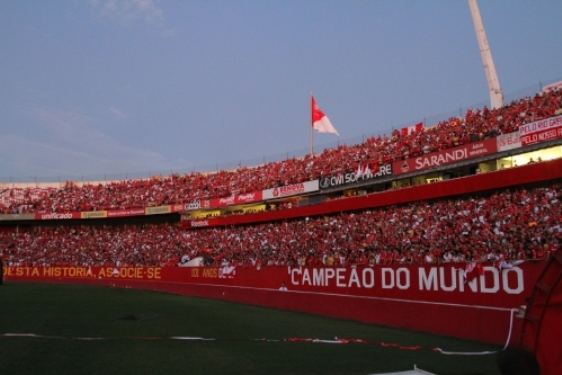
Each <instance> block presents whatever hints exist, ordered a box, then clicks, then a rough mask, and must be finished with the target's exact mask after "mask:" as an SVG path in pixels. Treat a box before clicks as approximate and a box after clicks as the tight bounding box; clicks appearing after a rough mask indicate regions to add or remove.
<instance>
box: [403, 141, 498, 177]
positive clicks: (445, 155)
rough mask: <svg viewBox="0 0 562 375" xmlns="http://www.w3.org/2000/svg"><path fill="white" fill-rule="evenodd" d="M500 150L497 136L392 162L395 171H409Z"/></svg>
mask: <svg viewBox="0 0 562 375" xmlns="http://www.w3.org/2000/svg"><path fill="white" fill-rule="evenodd" d="M497 152H498V145H497V141H496V139H495V138H493V139H486V140H484V141H481V142H474V143H470V144H467V145H462V146H459V147H455V148H451V149H449V150H444V151H440V152H434V153H431V154H427V155H423V156H419V157H416V158H410V159H406V160H404V161H396V162H394V163H393V164H392V169H393V173H394V174H395V175H396V174H400V173H407V172H414V171H421V170H424V169H429V168H432V167H436V166H439V165H444V164H450V163H456V162H458V161H462V160H467V159H473V158H477V157H481V156H485V155H490V154H495V153H497Z"/></svg>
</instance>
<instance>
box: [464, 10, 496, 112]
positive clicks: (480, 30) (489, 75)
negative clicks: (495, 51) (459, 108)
mask: <svg viewBox="0 0 562 375" xmlns="http://www.w3.org/2000/svg"><path fill="white" fill-rule="evenodd" d="M468 5H469V6H470V13H471V14H472V21H473V22H474V30H475V31H476V39H478V46H479V47H480V55H481V56H482V62H483V63H484V72H485V73H486V79H487V80H488V87H489V89H490V102H491V104H490V106H491V107H492V109H496V108H501V107H503V105H504V104H503V93H502V89H501V87H500V81H499V79H498V74H497V73H496V68H495V66H494V60H492V53H491V52H490V46H489V45H488V39H487V38H486V32H485V31H484V25H483V24H482V18H481V17H480V10H479V9H478V3H477V2H476V0H468Z"/></svg>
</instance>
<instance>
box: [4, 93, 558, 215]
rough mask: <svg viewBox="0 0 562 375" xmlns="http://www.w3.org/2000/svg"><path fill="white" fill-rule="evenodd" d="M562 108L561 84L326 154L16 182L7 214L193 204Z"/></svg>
mask: <svg viewBox="0 0 562 375" xmlns="http://www.w3.org/2000/svg"><path fill="white" fill-rule="evenodd" d="M560 113H562V90H561V89H559V90H553V91H549V92H547V93H538V94H536V95H535V96H534V97H529V98H524V99H521V100H517V101H513V102H511V103H510V104H509V105H506V106H504V107H502V108H499V109H492V110H491V109H488V108H486V107H484V108H483V109H478V110H469V111H468V112H467V113H466V114H465V116H463V117H453V118H450V119H449V120H447V121H442V122H440V123H438V124H437V125H435V126H432V127H426V128H425V129H423V130H422V131H420V132H411V133H402V132H401V131H398V130H395V131H394V132H393V133H392V134H391V135H389V136H388V137H387V136H386V135H385V136H378V137H370V138H368V139H367V140H366V141H365V142H363V143H360V144H357V145H351V146H348V145H345V144H344V145H340V146H338V147H336V148H331V149H326V150H324V151H323V152H322V153H320V154H316V155H314V156H307V157H304V158H300V159H297V158H293V159H288V160H284V161H279V162H272V163H266V164H263V165H260V166H255V167H239V168H237V169H236V170H222V171H217V172H213V173H190V174H185V175H171V176H169V177H158V176H156V177H154V178H151V179H146V180H125V181H118V182H108V183H103V184H102V183H97V184H94V183H84V184H80V186H78V184H74V183H72V182H68V183H66V184H65V186H63V187H60V188H48V189H41V188H29V189H28V188H11V189H4V190H3V191H0V213H4V214H16V213H36V212H37V213H50V212H58V213H64V212H77V211H98V210H118V209H132V208H144V207H150V206H162V205H169V204H186V203H190V202H192V201H193V200H194V199H212V198H221V197H228V196H231V195H236V194H245V193H251V192H254V191H260V190H264V189H269V188H273V187H277V186H283V185H289V184H293V183H298V182H304V181H308V180H314V179H319V178H322V177H326V176H330V175H333V174H334V173H337V172H341V171H354V170H357V169H358V168H359V166H360V165H361V166H363V167H365V166H369V167H370V169H371V170H372V171H376V170H377V168H378V166H379V165H380V164H383V163H388V162H391V161H395V160H399V159H405V158H408V157H414V156H418V155H421V154H424V153H430V152H435V151H440V150H444V149H447V148H452V147H456V146H459V145H462V144H466V143H470V142H476V141H479V140H482V139H485V138H488V137H494V136H496V135H498V134H506V133H510V132H513V131H516V130H517V129H518V127H519V126H521V125H523V124H527V123H530V122H533V121H536V120H539V119H543V118H547V117H550V116H553V115H556V114H560Z"/></svg>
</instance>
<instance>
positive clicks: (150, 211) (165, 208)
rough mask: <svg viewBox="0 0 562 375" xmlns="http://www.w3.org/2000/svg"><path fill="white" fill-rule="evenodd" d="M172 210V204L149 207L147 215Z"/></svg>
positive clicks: (165, 212)
mask: <svg viewBox="0 0 562 375" xmlns="http://www.w3.org/2000/svg"><path fill="white" fill-rule="evenodd" d="M170 212H171V206H158V207H148V208H147V209H146V215H156V214H169V213H170Z"/></svg>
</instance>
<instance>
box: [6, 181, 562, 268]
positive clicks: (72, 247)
mask: <svg viewBox="0 0 562 375" xmlns="http://www.w3.org/2000/svg"><path fill="white" fill-rule="evenodd" d="M561 200H562V185H561V184H552V185H550V186H547V187H540V188H533V189H531V190H527V189H516V190H504V191H501V192H496V193H494V194H492V195H490V196H485V197H484V196H482V197H473V198H468V199H466V198H465V199H443V200H438V201H434V202H414V203H411V204H408V205H401V206H391V207H385V208H381V209H373V210H364V211H361V212H353V213H351V212H349V213H341V214H337V215H330V216H320V217H310V218H302V219H298V220H287V221H283V222H275V223H262V224H257V225H245V226H235V227H217V228H206V229H194V230H185V229H182V228H180V227H179V226H178V225H176V224H158V225H154V224H150V225H148V224H145V225H127V226H59V227H33V228H32V229H29V230H27V231H20V232H6V231H5V232H0V257H2V258H3V259H4V262H5V265H7V266H71V265H75V266H117V267H121V266H176V265H178V264H179V263H182V262H186V261H188V260H189V259H193V258H196V257H202V258H204V260H205V264H206V265H216V266H225V265H229V266H256V267H262V266H263V267H266V266H298V265H313V266H319V265H325V266H373V265H376V264H388V263H443V262H467V261H493V262H498V263H499V262H502V261H507V262H509V261H515V260H528V259H544V258H547V257H548V256H549V255H550V254H551V253H553V252H555V251H556V250H558V249H559V248H560V247H561V244H562V225H561V224H560V223H561V222H562V205H561Z"/></svg>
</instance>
